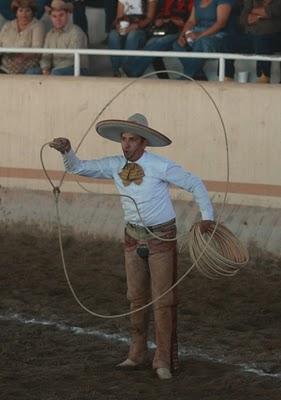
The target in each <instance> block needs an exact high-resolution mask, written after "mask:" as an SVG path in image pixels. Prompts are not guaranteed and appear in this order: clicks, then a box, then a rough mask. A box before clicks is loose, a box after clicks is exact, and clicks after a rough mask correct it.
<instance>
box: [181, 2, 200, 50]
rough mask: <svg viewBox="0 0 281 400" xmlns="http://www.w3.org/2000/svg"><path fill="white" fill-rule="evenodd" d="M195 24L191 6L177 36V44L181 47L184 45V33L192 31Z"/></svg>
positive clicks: (193, 10) (193, 9) (193, 11)
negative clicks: (188, 14) (189, 12)
mask: <svg viewBox="0 0 281 400" xmlns="http://www.w3.org/2000/svg"><path fill="white" fill-rule="evenodd" d="M195 25H196V16H195V7H192V10H191V14H190V16H189V18H188V20H187V21H186V23H185V24H184V26H183V28H182V31H181V33H180V35H179V38H178V44H179V45H180V46H181V47H184V46H185V45H186V38H185V33H186V32H188V31H192V29H193V28H194V27H195Z"/></svg>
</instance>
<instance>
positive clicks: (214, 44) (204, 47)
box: [181, 35, 223, 77]
mask: <svg viewBox="0 0 281 400" xmlns="http://www.w3.org/2000/svg"><path fill="white" fill-rule="evenodd" d="M222 50H223V38H221V37H218V36H215V35H213V36H208V37H202V38H201V39H199V40H196V41H195V42H193V43H192V51H194V52H200V53H215V52H220V51H222ZM181 62H182V64H183V66H184V73H185V74H186V75H188V76H190V77H195V76H196V75H197V74H198V73H200V72H201V71H202V70H203V67H204V65H205V62H206V59H203V58H189V59H184V60H181Z"/></svg>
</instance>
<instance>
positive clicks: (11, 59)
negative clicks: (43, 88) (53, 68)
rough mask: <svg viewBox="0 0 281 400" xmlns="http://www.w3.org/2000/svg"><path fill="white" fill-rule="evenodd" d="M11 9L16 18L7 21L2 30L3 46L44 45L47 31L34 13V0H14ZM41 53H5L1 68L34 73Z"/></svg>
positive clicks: (15, 71)
mask: <svg viewBox="0 0 281 400" xmlns="http://www.w3.org/2000/svg"><path fill="white" fill-rule="evenodd" d="M11 9H12V11H13V12H14V14H15V16H16V18H15V19H14V20H13V21H9V22H6V24H5V25H4V26H3V28H2V29H1V32H0V46H1V47H22V48H26V47H36V48H38V47H43V42H44V36H45V31H44V27H43V25H42V23H41V22H39V21H38V20H37V19H36V18H35V17H34V14H35V12H36V2H35V1H34V0H13V1H12V3H11ZM39 60H40V54H27V53H24V54H18V53H17V54H13V53H9V54H4V55H3V56H2V59H1V65H0V70H1V72H2V73H6V74H32V73H33V69H34V68H36V67H37V68H38V66H39Z"/></svg>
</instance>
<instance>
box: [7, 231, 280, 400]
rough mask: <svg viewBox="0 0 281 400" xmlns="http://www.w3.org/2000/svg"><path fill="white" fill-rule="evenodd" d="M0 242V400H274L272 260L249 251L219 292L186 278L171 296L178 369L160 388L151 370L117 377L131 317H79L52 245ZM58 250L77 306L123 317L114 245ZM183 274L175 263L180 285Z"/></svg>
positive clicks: (32, 238)
mask: <svg viewBox="0 0 281 400" xmlns="http://www.w3.org/2000/svg"><path fill="white" fill-rule="evenodd" d="M30 232H31V231H30ZM0 240H1V247H0V286H1V287H0V290H1V304H0V307H1V309H0V324H1V329H0V335H1V357H0V399H1V400H2V399H3V400H14V399H15V400H33V399H34V400H56V399H58V400H64V399H65V400H66V399H67V400H74V399H75V400H90V399H91V400H93V399H95V400H115V399H118V400H121V399H122V400H123V399H129V400H137V399H138V400H141V399H145V400H150V399H151V400H152V399H153V400H154V399H169V400H173V399H177V400H185V399H188V400H195V399H196V400H197V399H199V400H203V399H208V400H232V399H233V400H234V399H235V400H244V399H245V400H252V399H253V400H280V399H281V336H280V332H281V296H280V290H281V268H280V267H281V260H280V259H278V258H274V257H271V256H270V255H265V254H259V253H258V252H256V253H255V256H254V257H252V259H251V262H250V264H249V265H248V266H247V267H246V268H244V269H243V270H242V271H240V272H239V274H238V275H236V276H235V277H234V278H227V279H221V280H218V281H211V280H208V279H207V278H205V277H202V276H201V275H200V274H199V273H198V272H197V271H196V270H193V271H192V273H191V274H190V275H189V276H188V277H187V278H186V279H185V281H184V282H183V283H182V284H181V285H180V296H181V305H180V307H179V325H178V330H179V343H180V351H181V356H180V361H181V365H180V370H179V372H178V373H177V374H176V375H175V376H174V377H173V379H172V380H171V381H166V382H161V381H159V380H158V379H157V378H156V376H155V375H154V372H153V371H152V369H151V366H150V362H149V361H148V363H147V364H146V365H144V366H143V367H141V368H139V369H137V370H134V371H120V370H118V369H116V368H115V365H116V364H117V363H118V362H120V361H122V360H123V359H124V358H125V356H126V351H127V347H128V327H129V321H128V318H122V319H114V320H113V319H109V320H104V319H100V318H96V317H93V316H91V315H89V314H88V313H86V312H85V311H84V310H82V309H81V308H80V307H79V306H78V304H77V303H76V302H75V300H74V299H73V297H72V294H71V292H70V290H69V288H68V286H67V283H66V280H65V276H64V272H63V268H62V266H61V261H60V254H59V248H58V241H57V237H56V235H43V234H42V233H40V232H37V233H36V234H32V233H26V232H25V233H22V232H21V233H17V234H16V233H13V232H7V231H4V230H2V231H0ZM64 249H65V258H66V262H67V266H68V270H69V275H70V279H71V282H72V283H73V286H74V288H75V290H76V291H77V294H78V296H79V298H80V299H81V301H82V302H83V303H84V304H85V306H87V307H88V308H90V309H93V310H95V311H97V312H99V313H105V314H114V313H120V312H124V311H128V303H127V300H126V282H125V276H124V270H123V254H122V244H120V243H117V242H116V243H114V242H108V241H107V242H102V241H93V240H90V239H89V238H84V239H83V240H76V239H75V238H73V237H71V236H68V237H65V238H64ZM190 265H191V264H190V261H189V259H188V256H187V255H186V254H184V255H181V256H180V266H179V270H180V274H182V273H183V272H184V271H185V270H186V269H187V268H188V267H189V266H190ZM152 340H153V338H152ZM152 354H153V349H151V350H150V354H149V356H150V359H151V358H152Z"/></svg>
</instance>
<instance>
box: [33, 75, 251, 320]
mask: <svg viewBox="0 0 281 400" xmlns="http://www.w3.org/2000/svg"><path fill="white" fill-rule="evenodd" d="M159 73H160V74H161V73H172V74H175V75H177V76H180V77H184V78H186V79H187V80H190V81H192V82H194V83H195V84H196V85H197V86H199V87H200V88H201V89H202V90H203V92H204V93H205V94H206V95H207V97H208V98H209V100H210V101H211V103H212V104H213V106H214V108H215V110H216V112H217V114H218V116H219V119H220V123H221V126H222V130H223V134H224V139H225V149H226V189H225V194H224V197H223V201H222V204H221V207H220V210H219V213H218V216H217V220H216V222H215V223H214V227H213V231H212V232H210V234H208V237H207V240H205V239H204V240H203V238H205V237H206V235H205V234H204V236H202V235H200V234H199V233H198V231H200V228H199V225H198V224H194V225H193V227H192V229H191V232H186V233H184V234H182V235H178V236H177V237H175V238H173V239H164V238H161V237H159V236H158V235H156V234H155V233H154V232H152V231H150V230H149V228H148V227H147V226H146V225H145V224H144V222H143V219H142V216H141V215H140V212H139V209H138V205H137V203H136V202H135V200H134V199H133V198H132V197H130V196H126V195H125V196H124V197H128V198H130V199H131V200H132V201H133V202H134V204H135V207H136V210H137V212H138V215H139V216H140V219H141V221H142V223H143V225H144V227H145V229H146V230H147V232H149V233H150V234H151V235H152V236H154V237H155V238H157V239H158V240H161V241H175V240H177V239H179V237H182V236H184V235H186V236H188V235H190V240H189V248H190V251H191V253H190V254H191V257H192V260H193V264H192V265H191V267H190V268H189V269H188V270H187V271H186V272H185V273H184V274H183V275H182V276H181V277H180V278H179V279H178V280H177V281H176V282H175V283H174V284H173V285H172V286H171V287H170V288H169V289H167V290H166V291H165V292H163V293H162V294H161V295H160V296H158V297H157V298H155V299H153V300H152V301H150V302H149V303H147V304H145V305H144V306H142V307H139V308H137V309H135V310H132V311H128V312H125V313H120V314H112V315H105V314H100V313H97V312H95V311H93V310H90V309H89V308H88V307H86V306H85V305H84V304H83V303H82V302H81V301H80V299H79V297H78V296H77V294H76V292H75V290H74V288H73V286H72V283H71V281H70V278H69V274H68V271H67V267H66V262H65V258H64V250H63V243H62V230H61V226H62V224H61V218H60V211H59V198H60V193H61V190H60V188H61V186H62V184H63V181H64V178H65V175H66V172H64V173H63V175H62V178H61V179H60V182H59V185H58V186H56V185H54V183H53V182H52V179H51V178H50V176H49V174H48V172H47V169H46V168H45V164H44V160H43V150H44V149H45V147H46V146H48V145H49V144H50V142H48V143H45V144H43V146H42V147H41V150H40V160H41V165H42V168H43V171H44V173H45V175H46V178H47V179H48V181H49V183H50V185H51V186H52V187H53V194H54V199H55V208H56V217H57V228H58V239H59V247H60V253H61V260H62V265H63V269H64V274H65V277H66V281H67V283H68V286H69V289H70V291H71V293H72V295H73V297H74V299H75V300H76V302H77V303H78V304H79V306H80V307H81V308H82V309H83V310H85V311H86V312H88V313H89V314H91V315H93V316H95V317H99V318H103V319H114V318H121V317H125V316H129V315H132V314H134V313H136V312H138V311H141V310H144V309H146V308H148V307H150V306H151V305H153V304H154V303H156V302H157V301H159V300H160V299H161V298H162V297H164V296H166V294H168V293H169V292H170V291H171V290H173V289H174V288H175V287H176V286H178V285H179V283H180V282H182V280H183V279H185V277H186V276H187V275H188V274H189V273H190V272H191V271H192V269H193V268H194V266H196V267H197V268H198V270H199V271H200V272H201V273H203V274H204V275H205V276H207V277H209V278H210V277H211V278H212V279H214V276H215V277H219V276H226V273H225V270H224V268H225V269H226V270H228V266H227V265H228V264H229V262H230V261H231V262H230V264H232V265H234V264H235V263H236V261H235V260H228V264H227V262H225V261H224V262H225V265H224V267H223V271H222V273H220V272H219V269H221V268H222V267H221V266H220V267H219V269H216V273H215V272H214V270H212V269H213V259H211V258H209V255H208V254H209V250H210V243H211V242H214V236H215V234H216V232H217V230H218V229H219V227H220V226H221V225H220V219H221V215H222V212H223V210H224V207H225V204H226V198H227V194H228V186H229V149H228V139H227V133H226V128H225V124H224V121H223V118H222V115H221V113H220V111H219V109H218V106H217V104H216V102H215V100H214V99H213V98H212V96H211V94H210V93H209V92H208V91H207V89H206V88H205V87H204V86H203V85H202V84H200V83H199V82H197V81H195V80H194V79H192V78H191V77H189V76H187V75H185V74H184V73H181V72H177V71H173V70H163V71H155V72H151V73H149V74H145V75H143V76H141V77H139V78H136V79H134V80H133V81H131V82H130V83H128V84H127V85H125V86H124V87H123V88H122V89H121V90H119V92H117V94H116V95H115V96H113V97H112V98H111V100H110V101H108V102H107V103H106V104H105V106H104V107H103V108H102V109H101V111H100V112H99V113H98V115H97V116H96V117H95V118H94V119H93V121H92V123H91V124H90V126H89V128H88V129H87V130H86V132H85V133H84V134H83V136H82V139H81V140H80V142H79V144H78V146H77V147H76V150H75V152H77V151H78V150H79V148H80V147H81V145H82V143H83V141H84V140H85V138H86V137H87V135H88V134H89V132H90V131H91V129H92V128H93V126H94V125H95V123H96V122H97V120H98V119H99V118H100V116H101V115H102V114H103V113H104V111H105V110H106V109H107V108H108V107H109V106H110V105H111V104H112V103H113V101H115V100H116V99H117V98H118V97H119V96H120V95H121V94H122V93H123V92H124V91H125V90H127V89H128V88H129V87H130V86H132V85H133V84H135V83H136V82H137V81H139V80H142V79H146V78H148V77H151V76H153V75H156V74H159ZM77 183H78V185H79V186H80V187H81V188H83V189H84V190H85V191H87V192H88V193H91V191H89V190H88V189H87V188H85V187H84V186H83V185H82V184H81V183H80V182H79V181H78V180H77ZM111 196H119V197H121V196H123V195H119V194H111ZM228 232H229V231H228ZM232 235H233V234H232ZM216 240H217V239H216ZM236 241H237V242H239V240H238V239H237V238H236ZM228 245H229V244H228V242H227V241H226V242H224V245H220V246H218V245H215V247H219V248H224V247H225V246H226V247H227V246H228ZM237 248H238V249H242V248H243V246H242V244H241V243H240V242H239V246H238V247H237ZM236 250H237V249H236ZM212 251H213V250H211V252H212ZM244 252H245V255H246V253H247V251H246V250H245V249H244ZM229 253H230V251H229ZM232 255H233V254H232ZM221 257H222V258H224V259H225V257H224V256H221ZM237 257H238V256H237V254H235V259H236V258H237ZM218 258H219V257H218ZM248 259H249V258H248V257H245V259H244V261H242V262H240V264H241V263H242V264H243V265H245V264H246V263H247V262H248ZM210 260H211V261H210ZM209 262H210V265H211V266H210V267H209ZM236 264H237V263H236ZM240 266H242V265H240ZM231 268H233V266H232V267H231ZM236 269H237V265H236ZM210 270H212V272H210ZM206 271H207V272H206ZM236 272H237V271H236ZM227 276H231V274H230V273H228V274H227Z"/></svg>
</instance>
